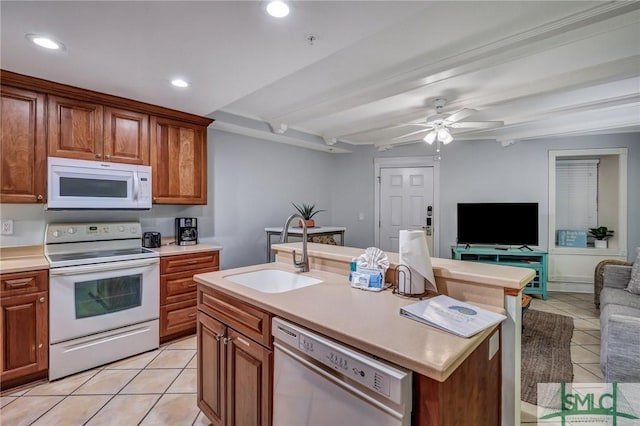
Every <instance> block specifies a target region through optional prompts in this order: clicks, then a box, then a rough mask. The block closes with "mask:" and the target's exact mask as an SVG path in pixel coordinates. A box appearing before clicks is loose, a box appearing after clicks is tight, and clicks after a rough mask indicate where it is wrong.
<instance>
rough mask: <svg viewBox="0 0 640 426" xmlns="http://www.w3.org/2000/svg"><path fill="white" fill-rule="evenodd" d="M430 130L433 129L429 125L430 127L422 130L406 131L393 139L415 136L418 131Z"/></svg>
mask: <svg viewBox="0 0 640 426" xmlns="http://www.w3.org/2000/svg"><path fill="white" fill-rule="evenodd" d="M429 130H431V127H429V128H428V129H420V130H416V131H414V132H411V133H406V134H404V135H401V136H396V137H395V138H393V139H391V140H392V141H397V140H398V139H404V138H407V137H409V136H413V135H417V134H418V133H423V132H428V131H429Z"/></svg>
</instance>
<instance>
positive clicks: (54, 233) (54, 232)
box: [53, 231, 62, 238]
mask: <svg viewBox="0 0 640 426" xmlns="http://www.w3.org/2000/svg"><path fill="white" fill-rule="evenodd" d="M60 235H62V233H61V232H60V231H53V236H54V237H56V238H58V237H59V236H60Z"/></svg>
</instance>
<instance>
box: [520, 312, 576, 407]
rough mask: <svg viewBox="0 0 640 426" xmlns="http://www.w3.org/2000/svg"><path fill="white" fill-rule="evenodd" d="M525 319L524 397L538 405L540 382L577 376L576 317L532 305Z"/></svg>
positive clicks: (562, 380)
mask: <svg viewBox="0 0 640 426" xmlns="http://www.w3.org/2000/svg"><path fill="white" fill-rule="evenodd" d="M522 322H523V324H524V330H523V332H522V368H521V373H520V378H521V380H520V381H521V388H522V400H523V401H526V402H528V403H531V404H534V405H535V404H537V403H538V392H537V387H538V386H537V385H538V383H569V382H571V381H572V379H573V365H572V364H571V337H572V336H573V318H571V317H568V316H564V315H558V314H552V313H549V312H542V311H536V310H533V309H528V310H527V311H526V312H525V313H524V316H523V318H522ZM541 405H542V404H541Z"/></svg>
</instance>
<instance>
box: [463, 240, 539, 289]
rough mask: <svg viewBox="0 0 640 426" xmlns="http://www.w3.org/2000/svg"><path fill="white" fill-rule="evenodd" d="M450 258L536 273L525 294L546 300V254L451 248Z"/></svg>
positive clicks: (523, 251)
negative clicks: (517, 268)
mask: <svg viewBox="0 0 640 426" xmlns="http://www.w3.org/2000/svg"><path fill="white" fill-rule="evenodd" d="M451 258H452V259H456V260H468V261H472V262H483V263H495V264H498V265H505V266H517V267H519V268H529V269H533V270H534V271H536V276H535V278H534V279H533V280H532V281H531V282H530V283H529V284H527V286H526V287H525V288H524V292H525V293H526V294H539V295H541V296H542V299H543V300H547V253H546V252H543V251H530V250H528V249H512V248H510V249H506V250H502V249H496V248H491V247H470V248H465V246H464V245H462V244H461V245H456V246H451Z"/></svg>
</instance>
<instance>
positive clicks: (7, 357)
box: [0, 270, 49, 389]
mask: <svg viewBox="0 0 640 426" xmlns="http://www.w3.org/2000/svg"><path fill="white" fill-rule="evenodd" d="M48 277H49V276H48V272H47V271H44V270H43V271H34V272H19V273H13V274H3V275H0V281H1V283H2V289H1V290H0V294H1V296H2V297H1V298H0V333H1V334H0V367H1V371H0V386H1V389H8V388H11V387H13V386H17V385H21V384H24V383H28V382H30V381H33V380H37V379H40V378H45V377H47V371H48V368H49V292H48V291H47V289H48V279H49V278H48Z"/></svg>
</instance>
